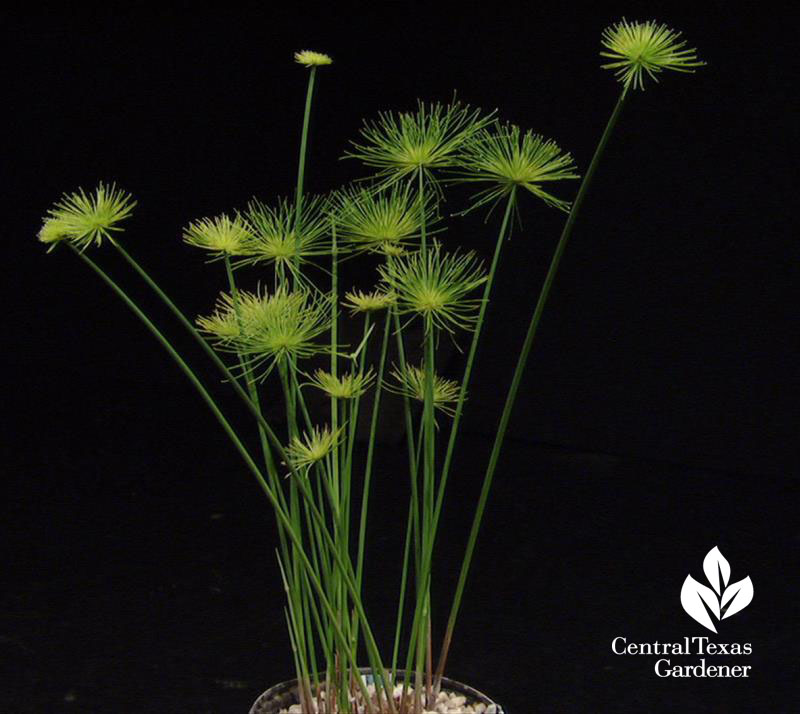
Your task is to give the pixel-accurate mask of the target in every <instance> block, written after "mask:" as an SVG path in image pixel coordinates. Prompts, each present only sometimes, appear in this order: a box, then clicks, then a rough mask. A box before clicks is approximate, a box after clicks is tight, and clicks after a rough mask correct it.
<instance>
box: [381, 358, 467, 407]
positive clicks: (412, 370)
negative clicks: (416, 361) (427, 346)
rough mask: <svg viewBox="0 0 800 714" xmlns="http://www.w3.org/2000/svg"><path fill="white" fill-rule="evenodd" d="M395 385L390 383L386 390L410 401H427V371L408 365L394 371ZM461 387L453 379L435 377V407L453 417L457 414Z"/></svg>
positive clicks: (395, 368) (436, 375)
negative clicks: (456, 406)
mask: <svg viewBox="0 0 800 714" xmlns="http://www.w3.org/2000/svg"><path fill="white" fill-rule="evenodd" d="M392 377H394V380H395V381H394V383H389V384H387V385H386V388H387V389H388V390H389V391H390V392H394V393H395V394H400V395H402V396H406V397H408V398H409V399H416V400H417V401H420V402H424V401H425V370H423V369H421V368H420V367H415V366H413V365H409V364H407V365H406V366H405V367H404V368H400V367H394V368H393V369H392ZM460 390H461V387H460V385H459V383H458V382H456V381H455V380H452V379H445V378H444V377H441V376H439V375H438V374H434V375H433V406H434V407H435V408H436V409H439V410H441V411H443V412H444V413H445V414H448V415H450V416H452V415H453V414H454V413H455V409H454V405H455V404H456V403H457V402H458V395H459V392H460Z"/></svg>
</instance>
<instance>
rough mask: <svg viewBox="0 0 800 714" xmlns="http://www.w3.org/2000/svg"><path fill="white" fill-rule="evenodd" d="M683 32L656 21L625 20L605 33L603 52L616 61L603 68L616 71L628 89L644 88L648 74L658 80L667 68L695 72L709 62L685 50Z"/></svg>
mask: <svg viewBox="0 0 800 714" xmlns="http://www.w3.org/2000/svg"><path fill="white" fill-rule="evenodd" d="M680 36H681V33H680V32H675V31H673V30H670V29H669V28H668V27H667V26H666V25H659V24H657V23H656V22H655V20H651V21H649V22H628V21H627V20H624V19H623V20H622V22H618V23H617V24H616V25H613V26H611V27H608V28H606V29H605V30H604V31H603V39H602V42H603V46H604V47H605V48H606V50H607V51H606V52H600V55H601V56H603V57H608V58H610V59H612V60H614V61H613V62H608V63H606V64H604V65H601V66H602V67H603V69H613V70H614V74H615V75H616V76H617V79H619V81H620V82H622V84H623V85H624V86H625V88H626V89H628V88H629V87H633V88H634V89H636V88H637V87H638V88H639V89H644V74H645V73H647V75H648V76H649V77H650V78H651V79H652V80H653V81H654V82H657V81H658V77H657V76H656V75H657V74H658V73H659V72H662V71H663V70H665V69H669V70H673V71H675V72H694V68H695V67H702V66H703V65H705V62H702V61H700V60H698V59H697V50H694V49H684V48H685V47H686V42H685V41H680Z"/></svg>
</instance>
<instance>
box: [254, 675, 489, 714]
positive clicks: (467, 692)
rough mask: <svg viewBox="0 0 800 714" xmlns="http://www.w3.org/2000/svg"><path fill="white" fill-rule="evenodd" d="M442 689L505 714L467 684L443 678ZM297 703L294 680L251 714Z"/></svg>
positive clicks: (257, 704)
mask: <svg viewBox="0 0 800 714" xmlns="http://www.w3.org/2000/svg"><path fill="white" fill-rule="evenodd" d="M361 673H362V674H363V675H365V676H366V677H367V679H368V681H370V680H371V678H372V677H371V670H370V669H367V668H365V669H362V670H361ZM404 676H405V675H404V673H403V672H398V673H397V681H398V682H402V681H403V677H404ZM442 689H444V690H446V691H448V692H455V693H456V694H459V695H461V696H463V697H466V699H467V704H485V705H486V706H487V707H490V706H492V705H494V707H495V712H496V714H504V711H503V707H501V706H500V705H499V704H498V703H497V702H494V701H492V700H491V699H489V697H487V696H486V695H485V694H482V693H481V692H479V691H478V690H477V689H473V688H472V687H468V686H467V685H466V684H461V682H455V681H453V680H452V679H448V678H447V677H442ZM297 703H298V698H297V680H296V679H292V680H290V681H288V682H281V683H280V684H276V685H275V686H274V687H270V688H269V689H268V690H267V691H266V692H264V693H263V694H262V695H261V696H260V697H259V698H258V699H256V701H255V702H254V703H253V706H252V707H250V714H278V712H279V711H280V710H281V709H288V708H289V707H290V706H291V705H292V704H297Z"/></svg>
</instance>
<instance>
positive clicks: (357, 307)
mask: <svg viewBox="0 0 800 714" xmlns="http://www.w3.org/2000/svg"><path fill="white" fill-rule="evenodd" d="M396 301H397V296H396V295H395V294H394V293H387V292H384V291H383V290H373V291H371V292H368V293H365V292H363V291H361V290H351V291H350V292H347V293H345V294H344V300H343V301H342V305H344V307H346V308H348V309H349V310H350V314H352V315H355V314H356V313H359V312H378V311H379V310H386V309H388V308H389V307H391V306H392V305H394V304H395V302H396Z"/></svg>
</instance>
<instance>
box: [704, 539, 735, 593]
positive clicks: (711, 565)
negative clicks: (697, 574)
mask: <svg viewBox="0 0 800 714" xmlns="http://www.w3.org/2000/svg"><path fill="white" fill-rule="evenodd" d="M703 572H704V573H705V574H706V578H708V582H709V583H711V587H712V588H714V591H715V592H716V593H717V595H719V594H720V593H722V588H724V587H725V586H726V585H727V584H728V581H729V580H730V579H731V564H730V563H729V562H728V561H727V560H725V556H724V555H722V553H720V552H719V548H717V546H714V547H713V548H712V549H711V550H709V551H708V553H707V554H706V557H705V558H704V559H703ZM720 580H721V581H722V584H721V585H720Z"/></svg>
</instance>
